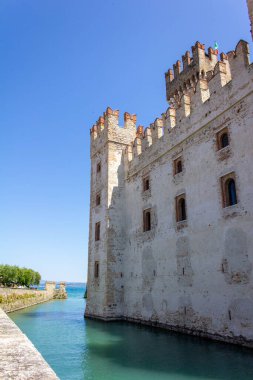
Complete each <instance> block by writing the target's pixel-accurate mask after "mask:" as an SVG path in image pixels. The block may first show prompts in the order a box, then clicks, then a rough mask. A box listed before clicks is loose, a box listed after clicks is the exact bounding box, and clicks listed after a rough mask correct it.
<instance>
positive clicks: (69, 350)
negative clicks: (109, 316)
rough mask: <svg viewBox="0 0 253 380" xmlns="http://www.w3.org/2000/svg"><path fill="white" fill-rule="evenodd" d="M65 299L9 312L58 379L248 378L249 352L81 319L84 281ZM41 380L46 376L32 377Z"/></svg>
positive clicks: (251, 375) (252, 361)
mask: <svg viewBox="0 0 253 380" xmlns="http://www.w3.org/2000/svg"><path fill="white" fill-rule="evenodd" d="M67 290H68V295H69V298H68V299H67V300H64V301H51V302H48V303H44V304H40V305H38V306H33V307H30V308H27V309H24V310H22V311H18V312H15V313H11V314H9V316H10V317H11V318H12V319H13V321H14V322H15V323H16V324H17V325H18V326H19V327H20V329H21V330H22V331H23V332H24V333H25V334H26V335H27V336H28V337H29V338H30V340H31V341H32V342H33V344H34V345H35V346H36V347H37V349H38V350H39V351H40V352H41V354H42V355H43V357H44V358H45V359H46V361H47V362H48V363H49V364H50V366H51V367H52V368H53V369H54V371H55V372H56V374H57V375H58V376H59V378H60V379H61V380H154V379H155V380H165V379H166V380H195V379H196V380H225V379H226V380H252V379H253V351H251V350H249V349H243V348H240V347H236V346H230V345H227V344H223V343H215V342H210V341H207V340H201V339H199V338H194V337H189V336H184V335H181V334H175V333H169V332H166V331H162V330H157V329H150V328H148V327H139V326H137V325H132V324H128V323H121V322H115V323H108V324H106V323H103V322H98V321H91V320H85V319H84V318H83V313H84V307H85V301H84V299H83V295H84V285H83V284H70V285H69V286H68V288H67ZM38 380H46V379H38Z"/></svg>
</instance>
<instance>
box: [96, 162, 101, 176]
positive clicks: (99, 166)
mask: <svg viewBox="0 0 253 380" xmlns="http://www.w3.org/2000/svg"><path fill="white" fill-rule="evenodd" d="M99 173H101V162H98V163H97V174H99Z"/></svg>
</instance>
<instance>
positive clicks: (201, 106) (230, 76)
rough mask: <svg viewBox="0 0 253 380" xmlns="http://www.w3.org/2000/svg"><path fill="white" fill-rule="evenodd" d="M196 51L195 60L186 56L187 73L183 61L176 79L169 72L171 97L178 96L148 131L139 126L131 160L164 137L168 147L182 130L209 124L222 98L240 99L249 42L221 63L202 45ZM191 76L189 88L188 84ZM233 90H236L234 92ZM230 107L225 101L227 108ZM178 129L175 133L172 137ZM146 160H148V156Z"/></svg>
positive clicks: (214, 54)
mask: <svg viewBox="0 0 253 380" xmlns="http://www.w3.org/2000/svg"><path fill="white" fill-rule="evenodd" d="M192 51H193V57H191V56H190V53H189V52H186V54H185V55H184V56H183V71H181V72H180V62H179V61H178V62H177V63H176V64H175V65H174V76H173V79H172V75H171V74H172V73H171V70H169V74H168V76H167V77H166V84H167V85H171V84H172V88H173V90H171V88H170V89H169V91H171V92H170V94H172V93H173V91H175V92H174V96H173V97H172V98H170V106H169V108H168V109H167V110H166V112H164V113H163V114H162V118H161V119H160V118H157V119H156V120H155V121H154V122H153V123H151V124H150V125H149V126H148V127H147V128H146V129H144V127H138V129H137V133H136V138H135V140H134V141H133V144H132V148H130V149H129V148H127V155H128V159H129V161H132V159H134V158H135V157H137V158H140V157H141V155H142V154H143V153H144V152H146V151H147V149H148V148H149V147H153V148H154V146H155V147H156V148H158V149H159V146H157V144H156V143H157V142H159V141H161V138H163V139H162V140H163V142H164V144H165V145H166V146H167V145H168V141H169V142H172V141H173V135H175V134H177V131H178V128H180V130H181V132H183V130H184V128H185V127H186V126H187V128H188V129H189V128H190V126H192V125H193V124H199V123H201V122H203V120H204V121H205V122H206V121H207V120H208V118H209V117H211V116H210V115H211V114H212V116H213V112H217V105H218V106H219V105H220V101H221V99H223V100H224V97H226V96H230V97H231V94H232V93H234V95H235V96H236V91H237V89H238V90H239V86H240V85H241V82H242V76H243V73H245V74H246V75H247V71H248V67H249V48H248V44H247V42H245V41H242V40H241V41H239V43H238V44H237V46H236V48H235V50H233V51H231V52H229V53H227V54H225V53H221V54H220V60H218V54H217V52H216V51H214V50H213V49H211V48H209V49H208V54H206V53H205V48H204V45H203V44H200V43H199V42H197V43H196V44H195V46H194V47H193V48H192ZM203 52H204V54H203ZM196 67H198V69H199V68H200V67H202V68H203V70H204V71H203V72H202V73H201V71H200V73H201V75H198V72H199V71H195V74H194V70H196ZM193 76H194V80H193ZM188 77H189V81H190V84H189V86H188V85H187V81H186V78H188ZM187 80H188V79H187ZM247 80H248V78H247V77H245V83H246V82H247ZM183 81H186V82H185V83H186V85H185V86H183V87H182V82H183ZM168 82H169V84H168ZM228 84H230V86H229V87H228V88H229V90H228V91H229V92H228V91H227V87H226V85H228ZM182 88H184V90H183V89H182ZM232 88H233V90H234V91H231V89H232ZM167 89H168V87H167ZM220 97H221V98H220ZM226 104H227V103H226V102H225V106H226ZM220 111H221V107H220ZM175 127H176V128H175ZM174 129H175V134H174V133H173V134H172V131H173V130H174ZM166 141H167V142H166ZM156 148H154V149H156ZM129 152H130V153H129ZM147 154H149V153H148V152H147ZM145 157H146V158H147V155H146V154H145Z"/></svg>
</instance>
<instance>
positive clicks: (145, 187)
mask: <svg viewBox="0 0 253 380" xmlns="http://www.w3.org/2000/svg"><path fill="white" fill-rule="evenodd" d="M149 189H150V180H149V176H146V177H144V178H143V191H147V190H149Z"/></svg>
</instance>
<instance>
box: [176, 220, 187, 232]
mask: <svg viewBox="0 0 253 380" xmlns="http://www.w3.org/2000/svg"><path fill="white" fill-rule="evenodd" d="M176 226H177V230H181V229H182V228H185V227H188V223H187V220H181V221H180V222H177V224H176Z"/></svg>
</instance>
